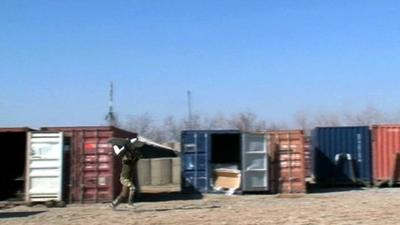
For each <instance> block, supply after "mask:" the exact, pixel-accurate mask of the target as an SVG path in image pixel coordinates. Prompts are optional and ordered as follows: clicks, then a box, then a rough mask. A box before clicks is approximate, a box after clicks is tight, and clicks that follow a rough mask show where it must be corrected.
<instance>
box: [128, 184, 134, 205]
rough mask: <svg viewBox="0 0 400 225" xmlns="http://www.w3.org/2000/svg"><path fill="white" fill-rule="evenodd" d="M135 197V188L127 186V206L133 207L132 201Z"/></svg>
mask: <svg viewBox="0 0 400 225" xmlns="http://www.w3.org/2000/svg"><path fill="white" fill-rule="evenodd" d="M134 198H135V188H129V196H128V207H131V208H133V207H134V206H133V201H134Z"/></svg>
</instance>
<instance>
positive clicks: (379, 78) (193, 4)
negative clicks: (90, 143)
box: [0, 0, 400, 127]
mask: <svg viewBox="0 0 400 225" xmlns="http://www.w3.org/2000/svg"><path fill="white" fill-rule="evenodd" d="M399 12H400V2H399V1H367V0H354V1H347V0H342V1H339V0H338V1H321V0H320V1H312V0H310V1H298V0H293V1H267V0H260V1H243V0H242V1H235V0H213V1H211V0H210V1H208V0H207V1H206V0H201V1H200V0H199V1H187V0H182V1H164V0H160V1H156V0H152V1H144V0H143V1H133V0H131V1H99V0H93V1H89V0H85V1H77V0H74V1H73V0H69V1H53V0H47V1H41V0H35V1H31V0H21V1H15V0H2V1H1V2H0V27H1V29H0V90H1V91H0V126H31V127H40V126H51V125H97V124H102V123H104V120H103V119H104V116H105V114H106V112H107V101H108V86H109V81H110V80H113V81H114V83H115V87H116V90H115V91H116V102H115V104H116V105H115V108H116V111H117V113H118V114H119V115H120V117H122V118H124V117H125V116H126V115H129V114H140V113H143V112H149V113H151V114H154V115H155V116H157V117H160V118H162V117H164V116H166V115H171V114H172V115H176V116H178V117H179V116H183V115H184V114H185V113H186V90H191V91H192V94H193V107H194V110H195V111H196V112H199V113H206V114H211V115H212V114H214V113H220V112H221V113H225V114H231V113H233V112H238V111H246V110H251V111H253V112H255V113H257V114H259V115H260V116H261V117H264V118H266V119H269V120H273V121H274V120H275V121H291V119H292V116H293V114H294V113H295V112H296V111H299V110H301V111H313V112H315V111H319V110H325V111H329V110H359V109H360V108H362V107H364V106H365V105H366V104H375V105H376V106H378V107H379V108H381V109H382V110H385V111H389V112H394V111H399V110H400V103H399V99H400V89H399V88H400V76H399V71H400V54H399V53H400V13H399Z"/></svg>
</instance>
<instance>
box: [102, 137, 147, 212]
mask: <svg viewBox="0 0 400 225" xmlns="http://www.w3.org/2000/svg"><path fill="white" fill-rule="evenodd" d="M110 142H111V143H112V144H113V145H117V146H124V147H125V150H124V151H123V152H121V153H120V154H119V156H120V157H121V158H122V170H121V175H120V182H121V184H122V190H121V193H120V194H119V196H118V197H117V198H116V199H115V200H114V201H113V202H112V203H111V206H112V207H113V208H115V207H117V206H118V205H119V204H120V203H121V202H123V201H124V200H126V199H128V205H131V206H132V205H133V199H134V195H135V191H138V190H137V189H138V188H139V185H138V177H137V162H138V161H139V159H140V158H141V157H142V154H141V152H140V150H139V149H138V148H137V147H136V146H135V145H134V144H132V143H130V142H129V141H127V140H126V139H122V140H121V139H118V140H115V139H113V140H111V141H110Z"/></svg>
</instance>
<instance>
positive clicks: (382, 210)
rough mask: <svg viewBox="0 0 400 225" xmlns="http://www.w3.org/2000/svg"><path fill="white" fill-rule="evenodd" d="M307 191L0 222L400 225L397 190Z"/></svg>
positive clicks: (165, 198) (66, 211) (84, 209)
mask: <svg viewBox="0 0 400 225" xmlns="http://www.w3.org/2000/svg"><path fill="white" fill-rule="evenodd" d="M326 191H327V192H324V193H321V192H320V193H314V194H307V195H293V196H287V195H285V196H281V195H243V196H239V195H235V196H225V195H220V194H207V195H183V194H179V193H169V194H159V195H143V196H142V197H141V201H140V202H138V203H137V204H136V206H135V208H134V209H131V208H127V206H126V205H125V204H124V205H121V207H119V208H118V210H116V211H113V210H111V209H110V208H109V207H108V205H107V204H92V205H78V204H72V205H68V206H67V207H66V208H46V207H44V206H41V205H37V206H34V207H27V206H17V207H14V208H9V209H2V210H0V224H10V225H14V224H15V225H17V224H18V225H19V224H32V225H33V224H38V225H39V224H40V225H46V224H49V225H50V224H51V225H54V224H58V225H65V224H74V225H96V224H105V225H107V224H141V225H143V224H145V225H151V224H154V225H155V224H179V225H191V224H193V225H200V224H201V225H206V224H227V225H228V224H229V225H231V224H246V225H250V224H274V225H276V224H288V225H289V224H290V225H297V224H301V225H306V224H308V225H311V224H335V225H344V224H371V225H372V224H373V225H376V224H400V188H398V189H394V188H393V189H391V188H387V189H375V188H374V189H363V190H329V191H328V190H326Z"/></svg>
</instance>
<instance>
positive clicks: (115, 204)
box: [110, 196, 123, 210]
mask: <svg viewBox="0 0 400 225" xmlns="http://www.w3.org/2000/svg"><path fill="white" fill-rule="evenodd" d="M122 200H123V197H122V196H118V197H117V198H116V199H115V200H114V201H112V202H111V203H110V207H111V208H112V209H113V210H114V209H116V208H117V206H118V205H119V204H120V203H121V202H122Z"/></svg>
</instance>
